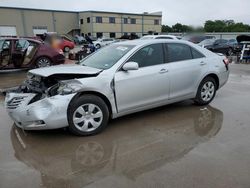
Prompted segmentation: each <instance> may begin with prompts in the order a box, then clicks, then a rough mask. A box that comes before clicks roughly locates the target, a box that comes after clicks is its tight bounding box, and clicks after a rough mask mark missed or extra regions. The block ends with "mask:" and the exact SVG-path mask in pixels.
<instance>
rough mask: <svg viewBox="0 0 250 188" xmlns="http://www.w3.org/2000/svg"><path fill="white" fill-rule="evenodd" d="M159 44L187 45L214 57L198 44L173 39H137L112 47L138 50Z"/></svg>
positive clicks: (117, 43)
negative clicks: (126, 46)
mask: <svg viewBox="0 0 250 188" xmlns="http://www.w3.org/2000/svg"><path fill="white" fill-rule="evenodd" d="M158 43H179V44H186V45H189V46H191V47H193V48H195V49H196V50H198V51H200V52H202V53H203V54H204V55H205V56H211V55H214V53H213V52H211V51H209V50H207V49H205V48H201V47H200V46H198V45H197V44H194V43H192V42H189V41H185V40H173V39H157V40H155V39H149V40H140V39H136V40H129V41H122V42H116V43H113V44H111V45H132V46H136V48H140V47H143V46H146V45H150V44H158Z"/></svg>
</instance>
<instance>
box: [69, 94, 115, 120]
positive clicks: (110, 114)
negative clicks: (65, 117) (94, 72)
mask: <svg viewBox="0 0 250 188" xmlns="http://www.w3.org/2000/svg"><path fill="white" fill-rule="evenodd" d="M83 95H95V96H98V97H100V98H101V99H102V100H103V101H104V102H105V104H106V105H107V107H108V110H109V117H110V118H111V117H112V115H113V111H112V105H111V102H110V101H109V99H108V98H107V97H106V96H105V95H104V94H102V93H100V92H97V91H83V92H79V93H77V94H76V95H75V96H74V97H73V98H72V99H71V101H70V103H69V105H68V109H67V112H68V111H69V107H70V104H71V103H72V102H73V101H74V100H76V99H78V98H79V97H81V96H83Z"/></svg>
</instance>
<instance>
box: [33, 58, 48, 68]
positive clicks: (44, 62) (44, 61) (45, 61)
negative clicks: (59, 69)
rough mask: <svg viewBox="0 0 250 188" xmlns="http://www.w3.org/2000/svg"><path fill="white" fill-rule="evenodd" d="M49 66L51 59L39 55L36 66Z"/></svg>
mask: <svg viewBox="0 0 250 188" xmlns="http://www.w3.org/2000/svg"><path fill="white" fill-rule="evenodd" d="M49 66H51V60H50V59H49V58H48V57H40V58H38V59H37V61H36V67H37V68H42V67H49Z"/></svg>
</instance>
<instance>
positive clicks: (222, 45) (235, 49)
mask: <svg viewBox="0 0 250 188" xmlns="http://www.w3.org/2000/svg"><path fill="white" fill-rule="evenodd" d="M206 48H207V49H208V50H210V51H212V52H216V53H222V54H225V55H228V56H231V55H234V54H237V53H239V52H241V49H242V45H241V44H238V43H237V41H236V42H235V40H232V39H230V40H226V39H217V40H215V42H214V43H213V44H212V45H209V46H206Z"/></svg>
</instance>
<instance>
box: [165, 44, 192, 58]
mask: <svg viewBox="0 0 250 188" xmlns="http://www.w3.org/2000/svg"><path fill="white" fill-rule="evenodd" d="M189 59H193V57H192V52H191V48H190V47H189V46H188V45H186V44H178V43H172V44H171V43H169V44H167V60H168V62H177V61H184V60H189Z"/></svg>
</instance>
